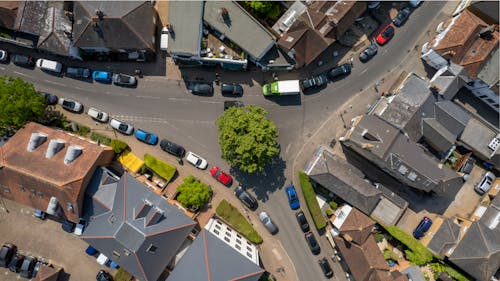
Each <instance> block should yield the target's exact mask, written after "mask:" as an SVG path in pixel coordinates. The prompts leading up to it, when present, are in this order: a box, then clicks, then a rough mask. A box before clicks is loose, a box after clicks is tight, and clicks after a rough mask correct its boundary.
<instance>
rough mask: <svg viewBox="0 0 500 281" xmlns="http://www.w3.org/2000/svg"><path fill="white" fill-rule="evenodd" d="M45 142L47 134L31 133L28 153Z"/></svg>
mask: <svg viewBox="0 0 500 281" xmlns="http://www.w3.org/2000/svg"><path fill="white" fill-rule="evenodd" d="M46 140H47V134H44V133H32V134H31V137H30V142H29V143H28V148H27V149H28V151H29V152H32V151H33V150H35V149H36V148H37V147H39V146H40V145H41V144H42V143H44V142H45V141H46Z"/></svg>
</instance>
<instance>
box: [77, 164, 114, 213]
mask: <svg viewBox="0 0 500 281" xmlns="http://www.w3.org/2000/svg"><path fill="white" fill-rule="evenodd" d="M119 181H120V177H118V176H116V175H114V174H113V173H112V172H111V171H110V170H108V169H106V168H104V167H99V168H97V169H96V170H95V172H94V174H93V175H92V179H91V180H90V183H89V184H88V185H87V189H86V190H85V199H84V208H83V209H84V211H85V213H84V214H83V217H84V218H85V219H89V218H90V217H92V216H97V215H100V214H102V213H105V212H108V211H110V210H111V209H112V208H113V203H114V199H115V194H116V189H117V187H118V183H119Z"/></svg>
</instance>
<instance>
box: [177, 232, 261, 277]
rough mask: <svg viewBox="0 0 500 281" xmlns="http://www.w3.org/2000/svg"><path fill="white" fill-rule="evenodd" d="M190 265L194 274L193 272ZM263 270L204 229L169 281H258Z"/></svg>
mask: <svg viewBox="0 0 500 281" xmlns="http://www.w3.org/2000/svg"><path fill="white" fill-rule="evenodd" d="M193 265H195V266H196V270H193ZM262 273H264V270H263V269H262V268H260V267H259V266H258V265H256V264H255V263H253V262H251V261H250V260H249V259H247V258H245V257H244V256H242V255H241V254H240V253H238V252H237V251H235V250H234V249H233V248H231V246H229V245H227V244H226V243H225V242H224V241H221V240H220V239H219V238H217V237H216V236H215V235H213V234H212V233H210V232H209V231H207V230H205V229H203V230H202V231H201V232H200V234H199V235H198V237H197V238H196V239H195V240H194V242H193V244H191V246H190V247H189V249H188V250H187V252H186V253H185V254H184V256H183V257H182V259H181V260H180V262H179V263H178V264H177V265H176V266H175V268H174V271H173V272H172V273H171V274H170V275H169V277H168V280H169V281H184V280H197V281H204V280H207V281H210V280H221V281H222V280H224V281H225V280H242V281H243V280H244V281H257V280H259V278H260V276H261V275H262Z"/></svg>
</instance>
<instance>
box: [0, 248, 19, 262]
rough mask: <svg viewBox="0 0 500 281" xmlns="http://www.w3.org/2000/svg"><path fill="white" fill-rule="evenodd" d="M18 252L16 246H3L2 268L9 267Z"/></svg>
mask: <svg viewBox="0 0 500 281" xmlns="http://www.w3.org/2000/svg"><path fill="white" fill-rule="evenodd" d="M16 252H17V247H16V245H14V244H10V243H6V244H3V246H2V249H0V266H1V267H8V266H9V263H10V261H11V260H12V258H13V257H14V255H15V254H16Z"/></svg>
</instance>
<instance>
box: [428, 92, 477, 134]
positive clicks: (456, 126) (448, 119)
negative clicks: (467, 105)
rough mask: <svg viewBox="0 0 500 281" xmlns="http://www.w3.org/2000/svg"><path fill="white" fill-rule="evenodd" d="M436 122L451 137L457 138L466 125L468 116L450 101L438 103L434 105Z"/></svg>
mask: <svg viewBox="0 0 500 281" xmlns="http://www.w3.org/2000/svg"><path fill="white" fill-rule="evenodd" d="M435 106H436V108H435V114H436V120H437V121H438V122H439V123H440V124H441V125H443V126H444V127H445V128H446V129H447V130H448V131H450V132H451V133H452V134H453V135H455V136H459V135H460V134H461V133H462V132H463V130H464V129H465V126H467V123H469V120H470V115H469V114H468V113H467V112H466V111H465V110H463V109H462V108H461V107H460V106H458V105H456V104H455V103H454V102H452V101H449V100H447V101H439V102H436V103H435Z"/></svg>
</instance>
